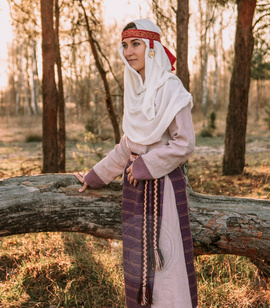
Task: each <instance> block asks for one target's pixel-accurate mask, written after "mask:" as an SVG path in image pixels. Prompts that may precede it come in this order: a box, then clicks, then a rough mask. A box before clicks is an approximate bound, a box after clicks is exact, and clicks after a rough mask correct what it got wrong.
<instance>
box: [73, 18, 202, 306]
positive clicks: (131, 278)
mask: <svg viewBox="0 0 270 308" xmlns="http://www.w3.org/2000/svg"><path fill="white" fill-rule="evenodd" d="M119 53H120V56H121V58H122V59H123V61H124V63H125V72H124V89H125V90H124V117H123V130H124V133H125V134H124V136H123V137H122V139H121V141H120V143H119V144H118V145H116V146H115V148H114V150H113V151H112V152H110V153H109V154H108V156H107V157H105V158H104V159H103V160H102V161H100V162H99V163H98V164H97V165H96V166H95V167H94V168H93V169H91V170H90V171H89V172H88V173H87V174H86V175H85V176H84V175H83V174H81V173H79V174H76V176H77V178H78V179H79V180H80V181H81V183H83V187H82V188H81V189H80V190H79V191H80V192H83V191H84V190H85V189H86V188H87V187H88V186H89V187H90V188H101V187H103V186H105V185H107V184H108V183H110V182H111V181H112V180H114V179H115V178H116V177H117V176H119V175H120V174H122V173H123V172H124V185H123V208H122V226H123V227H122V233H123V260H124V277H125V292H126V304H127V307H129V308H136V307H142V306H147V307H154V308H164V307H168V308H191V307H192V308H194V307H197V283H196V274H195V270H194V257H193V243H192V237H191V231H190V223H189V214H188V201H187V195H186V182H185V179H184V176H183V174H182V171H181V168H180V167H179V166H180V165H181V164H183V163H185V162H186V161H187V159H188V158H189V156H190V155H191V153H192V152H193V150H194V130H193V124H192V118H191V108H192V97H191V95H190V93H188V92H187V91H186V90H185V88H184V87H183V85H182V82H181V81H180V80H179V78H178V77H176V76H175V75H174V74H173V73H171V70H172V69H173V66H172V65H173V64H174V62H175V60H176V59H175V57H174V56H173V55H172V54H171V53H170V52H169V51H168V50H167V49H166V48H165V47H163V46H162V45H161V43H160V29H159V28H158V27H157V26H156V25H154V24H153V23H152V22H151V21H150V20H146V19H140V20H135V21H134V22H132V23H130V24H128V25H127V26H126V27H125V28H124V30H123V32H122V43H121V44H120V47H119Z"/></svg>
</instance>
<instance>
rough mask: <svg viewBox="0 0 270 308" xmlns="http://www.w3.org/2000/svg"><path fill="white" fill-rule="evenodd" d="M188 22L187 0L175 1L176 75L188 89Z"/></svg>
mask: <svg viewBox="0 0 270 308" xmlns="http://www.w3.org/2000/svg"><path fill="white" fill-rule="evenodd" d="M188 22H189V0H178V1H177V14H176V29H177V30H176V32H177V40H176V44H177V62H176V71H177V76H178V77H179V78H180V79H181V81H182V82H183V85H184V87H185V88H186V89H187V90H188V91H189V70H188Z"/></svg>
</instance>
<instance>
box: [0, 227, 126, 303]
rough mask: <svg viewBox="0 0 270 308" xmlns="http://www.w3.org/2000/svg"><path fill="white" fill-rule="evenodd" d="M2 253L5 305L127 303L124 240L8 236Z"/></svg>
mask: <svg viewBox="0 0 270 308" xmlns="http://www.w3.org/2000/svg"><path fill="white" fill-rule="evenodd" d="M1 251H2V253H1V254H0V277H1V284H0V303H1V307H3V308H4V307H48V304H49V305H56V307H124V304H123V303H124V289H123V288H124V283H123V272H122V243H121V242H120V241H113V242H112V241H105V240H100V239H95V238H92V237H91V236H88V235H83V234H76V233H74V234H71V233H40V234H32V235H24V236H23V235H22V236H12V237H6V238H5V239H3V240H2V241H1ZM10 304H12V306H11V305H10Z"/></svg>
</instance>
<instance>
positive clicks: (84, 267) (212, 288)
mask: <svg viewBox="0 0 270 308" xmlns="http://www.w3.org/2000/svg"><path fill="white" fill-rule="evenodd" d="M193 120H194V126H195V132H196V149H195V152H194V154H193V155H192V157H191V158H190V160H189V163H188V166H189V181H190V184H191V186H192V188H193V189H194V190H195V191H196V192H200V193H203V194H211V195H226V196H238V197H250V198H260V199H268V200H270V130H269V129H268V128H267V125H266V123H264V121H262V120H260V121H259V122H256V121H255V120H253V119H252V117H251V116H250V120H249V123H248V128H247V138H246V167H245V169H244V172H243V173H242V174H241V175H237V176H223V175H222V156H223V150H224V146H223V144H224V131H225V116H220V118H218V119H217V120H216V126H217V128H216V129H215V130H211V133H212V135H213V137H202V136H201V132H202V131H203V130H204V131H205V127H207V121H205V120H204V121H202V120H200V116H196V115H195V116H194V117H193ZM41 123H42V120H41V118H40V117H21V118H2V119H1V121H0V179H1V178H7V177H13V176H19V175H24V174H38V173H40V172H41V169H42V143H41V135H42V127H41ZM66 147H67V149H66V151H67V153H66V170H67V172H69V173H72V172H76V171H87V170H89V169H90V168H91V167H92V166H93V165H94V164H95V163H96V162H97V161H98V160H99V159H100V158H101V157H103V156H105V155H106V154H107V153H108V151H110V149H112V147H113V142H111V141H107V142H101V141H100V140H98V139H97V138H96V137H95V136H93V135H92V134H90V133H85V126H84V123H83V122H79V121H68V123H67V144H66ZM121 245H122V243H121V242H118V241H105V240H100V239H95V238H92V237H91V236H88V235H82V234H70V233H63V234H62V233H46V234H45V233H40V234H28V235H20V236H12V237H6V238H2V239H1V240H0V247H1V251H0V308H4V307H50V308H56V307H106V308H107V307H124V304H123V303H124V293H123V275H122V256H121ZM196 268H197V274H198V285H199V304H200V305H199V307H201V308H203V307H221V308H223V307H224V308H225V307H228V308H229V307H230V308H232V307H237V308H238V307H239V308H244V307H245V308H248V307H250V308H260V307H261V308H263V307H265V308H266V307H270V288H269V284H268V283H267V282H264V281H261V280H260V277H259V276H258V275H257V270H256V268H255V266H254V265H253V264H252V263H251V262H250V261H249V260H247V259H245V258H243V257H237V256H228V255H222V256H216V255H214V256H201V257H197V258H196ZM44 290H46V291H44Z"/></svg>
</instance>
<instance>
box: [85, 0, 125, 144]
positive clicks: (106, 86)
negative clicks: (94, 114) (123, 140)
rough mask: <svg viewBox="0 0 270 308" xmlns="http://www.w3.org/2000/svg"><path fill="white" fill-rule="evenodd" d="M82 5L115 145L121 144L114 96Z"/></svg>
mask: <svg viewBox="0 0 270 308" xmlns="http://www.w3.org/2000/svg"><path fill="white" fill-rule="evenodd" d="M80 5H81V8H82V9H83V13H84V19H85V23H86V30H87V33H88V39H89V43H90V46H91V50H92V53H93V56H94V59H95V63H96V67H97V69H98V71H99V74H100V76H101V79H102V81H103V85H104V89H105V93H106V98H105V101H106V106H107V110H108V113H109V117H110V120H111V123H112V126H113V130H114V139H115V143H119V141H120V130H119V125H118V122H117V117H116V114H115V111H114V107H113V103H112V96H111V93H110V87H109V82H108V80H107V77H106V71H105V70H104V68H103V66H102V63H101V62H100V60H99V57H98V53H97V49H96V46H95V43H96V42H95V40H94V38H93V33H92V30H91V29H90V25H89V22H88V16H87V14H86V11H85V8H84V6H83V3H82V0H80Z"/></svg>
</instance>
